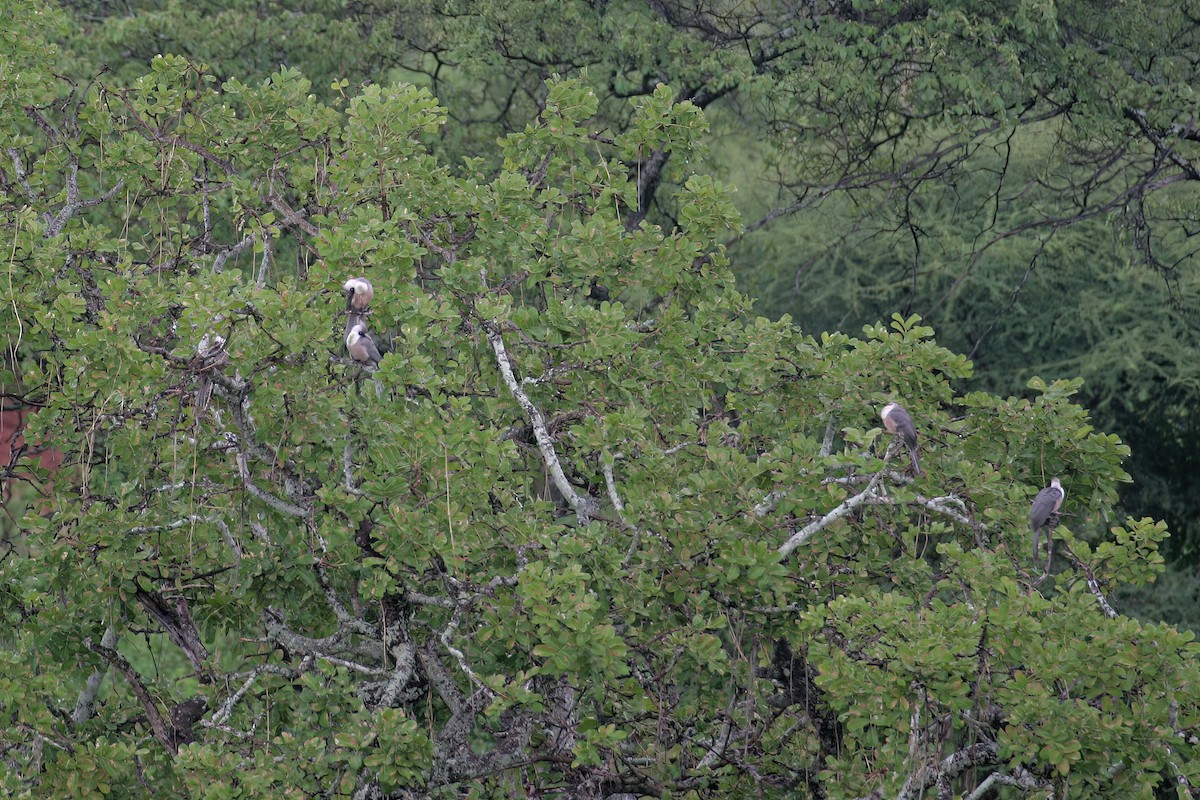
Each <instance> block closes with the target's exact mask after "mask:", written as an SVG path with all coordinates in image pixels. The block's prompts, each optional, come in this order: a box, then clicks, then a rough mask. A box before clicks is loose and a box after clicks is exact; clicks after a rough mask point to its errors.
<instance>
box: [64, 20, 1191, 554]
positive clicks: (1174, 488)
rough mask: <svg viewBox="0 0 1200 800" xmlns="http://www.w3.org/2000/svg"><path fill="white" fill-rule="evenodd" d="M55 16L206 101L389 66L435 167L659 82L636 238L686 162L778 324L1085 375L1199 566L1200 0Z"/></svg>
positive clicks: (1149, 510) (673, 211)
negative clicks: (699, 142) (868, 334)
mask: <svg viewBox="0 0 1200 800" xmlns="http://www.w3.org/2000/svg"><path fill="white" fill-rule="evenodd" d="M66 6H67V7H68V8H69V9H70V10H71V19H72V21H73V24H74V25H75V26H77V27H78V33H74V34H72V35H71V36H70V37H69V38H70V39H72V40H73V41H77V42H78V46H77V47H74V48H73V51H74V53H75V54H76V55H75V56H74V57H75V58H76V59H77V63H78V64H79V67H78V69H77V70H75V71H73V72H72V74H75V75H76V76H82V77H83V79H84V80H86V79H87V78H90V77H91V76H92V75H94V74H95V73H96V71H97V70H99V69H111V70H113V71H115V73H116V75H117V76H118V77H120V78H121V79H122V80H132V79H134V78H136V77H137V76H138V75H140V71H141V70H143V69H144V67H145V64H146V63H148V61H149V60H150V58H152V57H153V56H154V55H155V54H157V53H166V52H170V53H177V54H182V55H185V56H187V57H189V58H191V59H193V60H195V61H199V62H204V63H207V64H209V65H210V69H211V70H212V71H213V73H214V75H216V76H217V77H218V78H219V82H220V81H223V80H224V79H225V78H227V77H230V76H234V77H238V78H239V79H242V80H247V79H248V78H253V79H254V80H259V79H261V78H263V77H266V76H267V75H268V74H270V73H271V72H273V71H274V70H275V69H276V68H277V66H278V65H280V64H284V65H288V66H296V67H299V68H300V69H301V70H302V71H303V72H304V73H305V74H306V75H307V76H308V77H309V78H310V79H312V80H313V82H314V84H315V87H314V92H315V93H316V95H317V96H318V98H320V99H323V100H330V99H331V98H332V97H333V93H331V92H330V90H329V88H328V87H329V86H330V85H331V84H332V83H333V82H334V81H336V80H340V79H346V80H347V81H348V82H349V83H350V84H354V85H357V84H359V83H361V82H363V81H373V82H382V83H386V82H388V81H387V80H382V79H381V76H384V75H386V76H388V80H394V79H398V80H406V81H412V82H415V83H417V84H418V85H424V86H427V87H428V88H430V89H431V91H432V92H433V93H434V95H435V96H436V97H438V98H439V100H440V102H441V103H442V104H443V105H444V107H445V108H446V109H447V113H448V119H449V120H450V124H448V125H445V126H443V127H442V129H441V130H440V132H439V134H438V136H437V138H436V139H434V140H431V141H430V146H431V148H432V152H434V153H436V154H437V155H438V156H439V157H440V158H442V159H443V160H444V162H445V163H447V164H452V165H453V164H457V163H459V161H460V159H461V158H462V157H463V156H468V157H480V158H483V159H484V164H485V165H486V166H487V168H488V169H489V170H490V169H494V168H496V167H498V166H499V165H500V159H501V154H500V149H499V148H498V147H497V144H496V143H497V141H498V139H499V137H502V136H504V135H506V134H507V133H511V132H517V131H520V130H523V129H524V127H525V126H526V125H528V124H530V123H531V122H533V121H534V120H536V118H537V117H538V115H539V114H540V113H541V111H542V108H543V106H544V102H545V90H544V81H545V80H546V79H548V78H549V77H551V75H553V74H555V73H557V74H564V75H566V74H571V75H583V76H584V77H585V79H586V80H587V82H588V84H589V85H590V86H591V87H592V89H593V90H594V92H595V93H596V97H597V101H598V107H597V113H596V115H595V116H594V118H593V120H592V122H591V125H592V126H593V132H596V131H599V132H609V135H611V132H621V131H626V130H627V129H628V126H629V125H630V124H631V121H632V119H633V117H632V116H631V113H630V108H631V107H630V105H629V104H628V102H627V101H628V99H630V98H633V97H646V96H648V95H650V94H652V92H653V91H654V89H655V87H656V86H657V85H658V84H659V83H665V84H667V85H670V86H671V87H673V90H674V91H675V93H676V96H677V97H678V98H680V99H687V100H690V101H691V102H692V103H693V104H694V105H696V106H697V107H700V108H702V109H704V110H705V111H706V114H707V116H708V118H709V119H710V121H711V123H712V125H713V130H712V131H711V132H710V133H709V134H708V135H706V137H705V143H706V144H709V145H710V148H709V149H708V150H707V151H705V152H701V153H694V154H691V156H690V157H691V158H692V159H693V160H692V161H691V162H689V163H688V164H680V163H679V162H680V159H678V158H676V157H675V156H673V155H672V154H671V153H670V152H669V151H658V150H654V151H648V152H646V153H643V154H640V155H639V159H638V161H639V167H638V169H639V182H640V185H641V191H640V194H639V208H638V210H637V212H635V213H632V214H630V215H628V216H627V217H626V222H627V223H629V224H632V223H635V222H637V221H638V220H639V219H640V218H642V216H643V215H647V216H648V217H649V218H650V219H652V220H653V221H655V222H657V223H659V224H663V225H665V226H666V227H668V228H670V227H671V226H673V225H675V224H676V223H677V221H678V219H677V213H678V209H677V208H676V207H675V206H674V197H675V196H676V189H677V188H678V186H679V182H680V181H682V180H684V179H685V178H686V176H687V175H689V174H691V173H692V172H693V171H695V170H699V171H702V172H704V173H706V174H709V175H712V176H714V177H715V178H718V179H722V180H725V181H727V182H730V183H731V184H733V185H735V186H736V187H737V188H738V193H737V194H736V195H734V197H733V198H732V199H733V202H734V203H735V205H736V206H737V207H738V209H739V211H740V212H741V213H742V215H743V218H744V219H745V220H746V224H745V227H744V229H743V230H742V231H741V232H739V233H732V232H731V233H730V234H728V235H727V236H726V237H725V239H724V241H725V242H726V244H727V245H729V248H730V249H729V254H730V266H731V268H732V269H733V271H734V273H735V275H736V276H737V279H738V281H739V285H740V287H741V288H742V290H743V291H745V292H747V293H748V294H750V295H751V296H755V297H759V298H761V304H760V306H759V309H760V311H761V312H762V313H764V314H765V315H767V316H769V317H771V318H778V317H779V316H781V315H782V314H785V313H787V314H790V315H791V316H792V317H793V318H795V319H800V320H803V321H804V322H805V325H806V326H807V327H810V328H812V329H850V330H854V329H857V328H858V327H860V326H861V325H862V324H868V323H873V322H874V321H876V320H878V319H881V318H887V317H888V316H889V315H890V314H891V313H893V312H895V311H897V310H899V311H900V312H901V313H903V314H905V315H909V314H912V313H918V314H920V315H921V316H922V317H923V318H924V319H925V320H926V321H927V322H928V323H930V324H933V325H935V326H936V327H937V328H938V330H939V334H940V337H941V339H942V341H943V343H944V344H946V345H947V346H949V347H951V348H952V349H955V350H958V351H960V352H963V353H966V354H968V355H969V356H970V357H971V358H972V360H973V361H974V363H975V366H976V370H975V375H974V377H973V378H972V380H971V385H972V387H973V388H976V389H983V390H987V391H995V392H999V393H1002V394H1009V393H1019V392H1021V391H1023V390H1024V387H1025V385H1026V383H1027V381H1028V380H1029V379H1030V378H1031V377H1033V376H1035V375H1042V376H1053V377H1075V376H1080V377H1083V378H1084V379H1085V384H1084V387H1083V389H1082V395H1081V399H1082V400H1083V401H1084V402H1085V404H1086V405H1087V406H1088V407H1089V408H1090V409H1092V411H1093V413H1095V414H1096V415H1097V421H1099V422H1100V423H1101V424H1102V425H1103V426H1104V427H1106V428H1109V429H1111V430H1115V431H1117V432H1119V433H1120V434H1121V435H1122V437H1123V438H1124V439H1125V440H1126V441H1128V442H1130V443H1132V444H1133V445H1134V453H1133V457H1132V459H1131V460H1130V462H1129V464H1128V465H1127V466H1128V469H1129V470H1130V472H1131V473H1132V474H1133V475H1134V477H1135V478H1136V482H1135V483H1134V484H1131V485H1130V486H1129V487H1127V489H1126V491H1125V492H1123V495H1124V501H1125V502H1124V506H1125V507H1126V508H1128V509H1131V510H1134V511H1136V513H1137V514H1139V515H1140V514H1142V513H1146V514H1153V515H1155V516H1159V515H1165V516H1166V518H1168V519H1169V520H1170V521H1171V523H1172V527H1173V530H1174V531H1175V533H1176V536H1175V538H1174V540H1173V541H1174V544H1173V546H1172V552H1173V554H1174V556H1175V557H1176V558H1178V557H1179V556H1181V555H1185V554H1187V553H1189V552H1191V551H1192V550H1193V549H1194V539H1195V536H1196V531H1195V528H1194V527H1193V520H1194V519H1196V518H1197V517H1198V516H1200V506H1198V505H1197V504H1196V502H1195V501H1194V500H1193V499H1192V498H1193V496H1194V493H1193V492H1191V486H1190V483H1188V479H1187V477H1186V476H1187V475H1188V474H1189V471H1188V470H1189V466H1188V465H1190V464H1191V463H1192V455H1191V454H1192V453H1194V452H1196V451H1197V450H1198V449H1200V437H1197V435H1196V430H1195V425H1194V424H1193V422H1192V421H1191V414H1190V411H1189V409H1191V408H1193V407H1194V406H1195V405H1196V403H1197V401H1200V397H1198V395H1197V386H1198V385H1200V384H1198V383H1197V380H1196V373H1195V364H1196V358H1195V349H1196V340H1197V330H1198V328H1200V326H1197V324H1196V320H1195V315H1194V314H1192V313H1191V312H1190V310H1189V309H1190V308H1192V306H1193V305H1194V299H1195V297H1196V296H1197V294H1198V291H1200V290H1198V289H1197V285H1196V282H1197V278H1196V270H1195V245H1194V234H1195V231H1196V230H1197V229H1198V226H1197V219H1196V212H1195V209H1196V208H1197V198H1196V179H1197V176H1198V175H1200V170H1198V168H1197V165H1196V163H1195V157H1196V146H1197V144H1196V142H1197V130H1196V126H1195V92H1196V88H1197V83H1198V81H1197V77H1198V76H1197V74H1196V61H1195V57H1194V53H1195V52H1196V51H1197V48H1198V47H1200V42H1197V30H1198V29H1200V26H1197V24H1196V21H1197V19H1200V8H1198V7H1197V4H1196V3H1195V2H1194V0H1188V2H1184V3H1178V2H1166V1H1165V0H1136V1H1135V2H1130V1H1129V0H1121V1H1120V2H1103V3H1097V2H1094V0H1077V1H1075V2H1061V1H1060V2H1048V1H1040V0H1004V1H1003V2H988V3H980V2H975V1H974V0H933V1H932V2H930V1H929V0H921V1H920V2H907V1H899V2H890V1H889V2H883V1H882V0H835V1H834V2H828V1H827V0H822V1H821V2H809V3H794V2H772V1H768V0H757V1H756V2H752V3H726V2H713V1H711V0H700V2H695V1H694V0H689V2H677V0H656V2H653V3H646V2H640V1H639V0H606V1H605V2H585V0H566V2H560V3H555V4H554V5H553V6H552V7H547V5H546V4H545V3H543V2H540V0H509V1H508V2H504V3H492V2H478V1H477V0H471V1H470V2H440V1H439V2H436V3H432V2H427V0H405V2H394V1H393V0H388V2H373V1H369V2H348V1H346V0H338V1H335V2H328V0H321V1H319V2H295V3H287V4H269V3H267V4H264V3H261V2H252V3H251V2H241V1H240V0H239V1H238V2H222V3H186V4H185V3H181V2H160V1H159V0H128V2H124V3H121V4H112V3H109V2H107V0H72V2H70V3H67V4H66ZM701 162H702V163H701ZM660 186H661V187H663V188H662V191H659V187H660ZM1064 314H1067V315H1069V316H1070V320H1069V324H1065V325H1064V324H1063V322H1062V320H1061V317H1062V316H1063V315H1064ZM1143 443H1144V444H1143Z"/></svg>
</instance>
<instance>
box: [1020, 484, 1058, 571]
mask: <svg viewBox="0 0 1200 800" xmlns="http://www.w3.org/2000/svg"><path fill="white" fill-rule="evenodd" d="M1066 496H1067V493H1066V491H1065V490H1064V489H1063V488H1062V482H1061V481H1060V480H1059V479H1058V478H1052V479H1051V480H1050V485H1049V486H1047V487H1046V488H1045V489H1042V490H1041V491H1040V492H1038V493H1037V497H1035V498H1033V505H1032V506H1030V508H1029V527H1030V528H1033V560H1034V561H1037V560H1038V557H1039V556H1038V538H1039V537H1040V536H1041V533H1042V529H1043V528H1045V527H1046V525H1048V524H1049V523H1050V519H1051V518H1052V517H1057V516H1058V510H1059V509H1060V508H1062V502H1063V498H1064V497H1066Z"/></svg>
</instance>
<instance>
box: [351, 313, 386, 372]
mask: <svg viewBox="0 0 1200 800" xmlns="http://www.w3.org/2000/svg"><path fill="white" fill-rule="evenodd" d="M346 349H347V350H348V351H349V352H350V357H351V358H353V359H354V360H355V361H361V362H362V363H364V364H370V365H371V366H372V367H377V366H379V362H380V361H381V360H382V359H383V356H381V355H379V348H378V347H377V346H376V345H375V340H374V339H372V338H371V334H370V333H368V332H367V326H366V325H364V324H362V323H361V322H359V323H357V324H356V325H354V326H353V327H352V328H350V332H349V333H347V334H346Z"/></svg>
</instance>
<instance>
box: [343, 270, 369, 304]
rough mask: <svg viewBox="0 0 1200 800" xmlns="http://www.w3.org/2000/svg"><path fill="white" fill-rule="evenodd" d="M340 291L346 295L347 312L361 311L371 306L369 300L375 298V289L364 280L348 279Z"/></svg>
mask: <svg viewBox="0 0 1200 800" xmlns="http://www.w3.org/2000/svg"><path fill="white" fill-rule="evenodd" d="M342 291H343V292H344V293H345V295H346V310H347V311H362V310H363V309H364V308H366V307H367V306H369V305H371V298H373V297H374V296H375V287H374V286H372V285H371V282H370V281H369V280H367V279H366V278H350V279H349V280H347V281H346V282H345V283H343V284H342Z"/></svg>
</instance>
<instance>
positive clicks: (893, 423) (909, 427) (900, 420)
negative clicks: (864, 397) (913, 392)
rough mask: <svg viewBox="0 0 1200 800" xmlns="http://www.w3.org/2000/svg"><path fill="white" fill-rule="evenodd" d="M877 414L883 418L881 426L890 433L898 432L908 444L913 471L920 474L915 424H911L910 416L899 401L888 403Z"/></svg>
mask: <svg viewBox="0 0 1200 800" xmlns="http://www.w3.org/2000/svg"><path fill="white" fill-rule="evenodd" d="M879 416H880V418H881V419H882V420H883V427H885V428H887V429H888V431H889V432H890V433H896V434H899V435H900V438H901V439H903V440H904V443H905V444H906V445H908V454H909V457H910V458H912V467H913V472H914V473H915V474H917V475H920V474H921V460H920V457H919V452H920V451H919V449H918V447H917V426H916V425H913V421H912V417H910V416H909V415H908V412H907V411H905V410H904V407H903V406H901V405H900V404H899V403H888V404H887V405H886V406H884V407H883V410H882V411H881V412H879Z"/></svg>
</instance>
